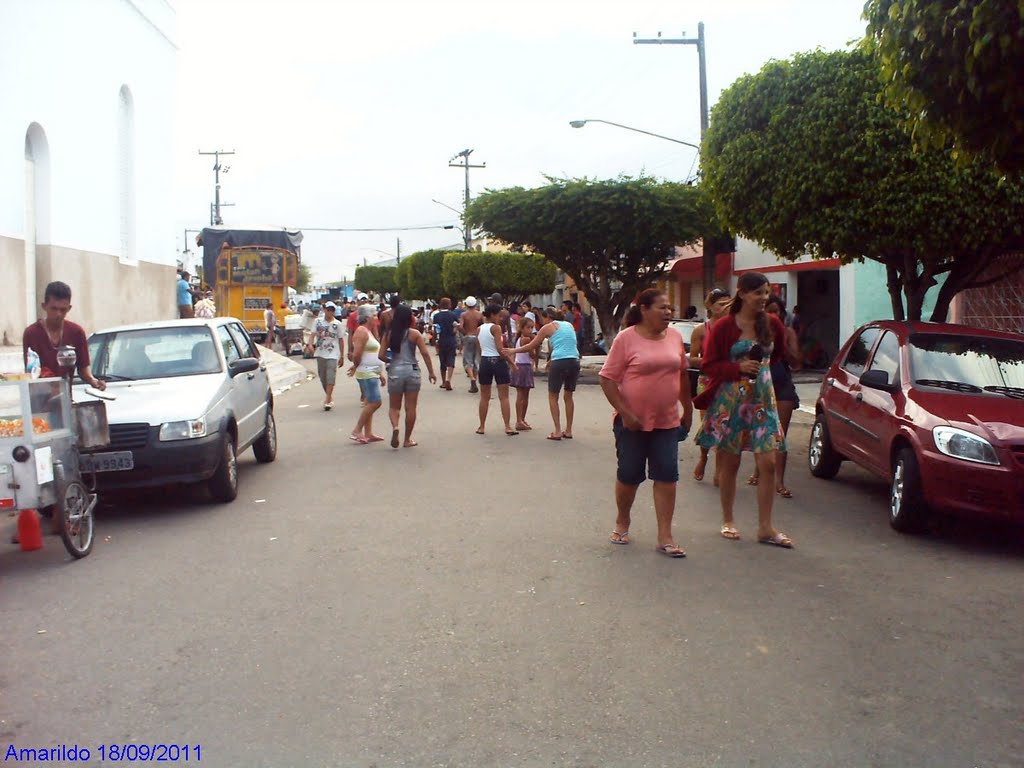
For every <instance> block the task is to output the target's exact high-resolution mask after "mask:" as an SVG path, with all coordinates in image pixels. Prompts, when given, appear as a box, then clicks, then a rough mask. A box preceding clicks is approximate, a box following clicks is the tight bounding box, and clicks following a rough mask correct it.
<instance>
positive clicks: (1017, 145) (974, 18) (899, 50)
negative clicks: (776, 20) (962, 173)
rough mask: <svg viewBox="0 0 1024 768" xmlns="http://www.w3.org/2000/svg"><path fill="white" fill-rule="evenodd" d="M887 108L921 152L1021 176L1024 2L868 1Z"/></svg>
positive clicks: (869, 31) (871, 36)
mask: <svg viewBox="0 0 1024 768" xmlns="http://www.w3.org/2000/svg"><path fill="white" fill-rule="evenodd" d="M864 17H865V18H866V19H867V21H868V29H867V40H868V43H869V45H871V46H873V47H874V48H875V49H876V50H877V53H878V55H879V58H880V59H881V64H882V77H883V83H884V91H883V92H884V97H885V101H886V103H888V104H889V105H890V106H892V107H894V108H895V109H896V110H898V111H899V112H900V113H901V114H904V115H905V116H906V125H907V127H909V128H910V129H911V131H912V133H913V136H914V138H915V140H916V141H917V142H918V143H919V144H920V145H921V146H923V147H943V146H947V145H952V146H953V147H955V148H956V149H957V150H961V151H964V152H966V153H967V154H969V155H972V156H981V157H985V158H987V159H990V160H992V161H994V162H995V163H996V165H997V166H998V167H999V168H1001V169H1002V170H1003V171H1004V172H1006V173H1021V172H1024V81H1022V79H1021V73H1022V72H1024V2H1021V0H971V1H970V2H968V1H967V0H868V2H867V4H866V5H865V6H864Z"/></svg>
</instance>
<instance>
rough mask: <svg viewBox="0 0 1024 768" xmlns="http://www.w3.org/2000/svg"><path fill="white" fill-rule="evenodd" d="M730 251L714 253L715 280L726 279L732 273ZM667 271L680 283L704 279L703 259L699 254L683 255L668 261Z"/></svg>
mask: <svg viewBox="0 0 1024 768" xmlns="http://www.w3.org/2000/svg"><path fill="white" fill-rule="evenodd" d="M732 257H733V254H731V253H719V254H715V280H728V279H729V277H730V276H731V275H732ZM668 268H669V272H670V273H671V274H673V275H675V277H676V279H677V280H678V281H679V282H681V283H699V282H701V281H702V280H703V279H704V260H703V257H701V256H684V257H683V258H680V259H673V260H672V261H670V262H669V266H668Z"/></svg>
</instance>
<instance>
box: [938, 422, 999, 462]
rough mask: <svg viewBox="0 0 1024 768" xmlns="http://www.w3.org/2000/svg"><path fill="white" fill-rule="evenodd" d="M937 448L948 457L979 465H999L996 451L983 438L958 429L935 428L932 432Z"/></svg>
mask: <svg viewBox="0 0 1024 768" xmlns="http://www.w3.org/2000/svg"><path fill="white" fill-rule="evenodd" d="M932 436H933V437H934V438H935V447H936V448H938V449H939V450H940V451H941V452H942V453H944V454H946V455H947V456H952V457H953V458H954V459H963V460H964V461H976V462H978V463H979V464H998V463H999V457H998V456H996V449H995V448H993V447H992V444H991V443H990V442H989V441H988V440H986V439H985V438H983V437H978V436H977V435H975V434H974V433H972V432H967V431H966V430H963V429H957V428H956V427H935V429H933V430H932Z"/></svg>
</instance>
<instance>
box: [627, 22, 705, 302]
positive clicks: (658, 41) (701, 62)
mask: <svg viewBox="0 0 1024 768" xmlns="http://www.w3.org/2000/svg"><path fill="white" fill-rule="evenodd" d="M683 34H685V33H683ZM633 44H634V45H695V46H697V64H698V67H699V77H700V139H701V142H702V143H703V141H704V136H705V134H707V132H708V122H709V118H708V67H707V59H706V58H705V55H704V48H705V46H704V22H703V21H702V22H699V23H698V24H697V37H695V38H694V37H680V38H674V39H671V38H666V37H662V36H661V32H659V33H658V36H657V37H655V38H650V39H641V38H638V37H637V36H636V32H634V33H633ZM703 267H704V295H705V296H706V295H707V294H708V293H709V292H710V291H711V288H712V286H714V284H715V254H714V252H713V249H709V248H708V247H707V243H706V242H705V243H704V253H703Z"/></svg>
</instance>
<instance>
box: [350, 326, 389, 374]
mask: <svg viewBox="0 0 1024 768" xmlns="http://www.w3.org/2000/svg"><path fill="white" fill-rule="evenodd" d="M367 333H369V330H367ZM378 352H380V342H379V341H377V339H376V338H374V335H373V334H372V333H370V338H368V339H367V340H366V346H365V347H363V356H362V357H360V358H359V366H358V367H357V368H356V378H357V379H375V378H377V376H379V375H380V367H381V366H382V365H384V363H383V362H381V360H380V358H379V357H377V353H378Z"/></svg>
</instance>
